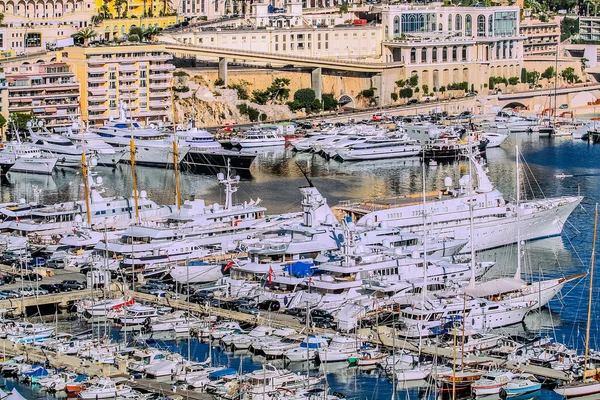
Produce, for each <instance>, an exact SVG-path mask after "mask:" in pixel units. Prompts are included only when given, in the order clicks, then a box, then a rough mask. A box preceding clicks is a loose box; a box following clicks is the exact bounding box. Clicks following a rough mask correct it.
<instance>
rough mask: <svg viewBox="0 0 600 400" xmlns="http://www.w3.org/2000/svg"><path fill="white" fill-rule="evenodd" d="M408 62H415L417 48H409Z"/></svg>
mask: <svg viewBox="0 0 600 400" xmlns="http://www.w3.org/2000/svg"><path fill="white" fill-rule="evenodd" d="M410 63H411V64H416V63H417V49H415V48H414V47H413V48H412V49H410Z"/></svg>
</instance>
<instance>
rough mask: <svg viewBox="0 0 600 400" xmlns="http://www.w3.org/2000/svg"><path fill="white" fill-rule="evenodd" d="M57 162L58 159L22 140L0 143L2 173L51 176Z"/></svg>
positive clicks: (0, 168)
mask: <svg viewBox="0 0 600 400" xmlns="http://www.w3.org/2000/svg"><path fill="white" fill-rule="evenodd" d="M57 161H58V158H56V157H53V156H47V155H45V154H42V152H41V151H40V150H39V149H38V148H36V147H34V146H33V145H31V143H21V142H20V140H17V141H13V142H8V143H0V170H1V171H2V173H5V172H7V171H10V172H30V173H35V174H44V175H50V174H52V171H53V170H54V167H55V166H56V163H57Z"/></svg>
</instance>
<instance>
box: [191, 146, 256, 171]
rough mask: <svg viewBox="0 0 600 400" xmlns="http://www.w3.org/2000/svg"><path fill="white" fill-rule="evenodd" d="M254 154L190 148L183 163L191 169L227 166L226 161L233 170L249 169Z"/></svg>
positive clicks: (254, 156)
mask: <svg viewBox="0 0 600 400" xmlns="http://www.w3.org/2000/svg"><path fill="white" fill-rule="evenodd" d="M255 158H256V154H244V153H239V152H236V151H228V150H201V149H191V150H190V151H189V152H188V153H187V156H186V157H185V159H184V160H183V165H184V166H185V167H187V168H189V169H192V170H211V169H213V168H227V162H228V161H229V162H230V163H231V164H230V165H231V168H233V169H235V170H247V169H250V166H251V165H252V162H254V159H255Z"/></svg>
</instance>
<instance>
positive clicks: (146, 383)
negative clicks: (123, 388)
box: [127, 379, 214, 400]
mask: <svg viewBox="0 0 600 400" xmlns="http://www.w3.org/2000/svg"><path fill="white" fill-rule="evenodd" d="M127 384H128V385H129V386H131V387H132V388H133V389H135V390H139V391H143V392H152V393H159V394H163V395H166V394H168V395H169V398H172V399H176V398H182V399H186V400H187V399H189V400H212V399H214V397H213V396H212V395H210V394H208V393H203V392H196V391H194V390H188V389H182V388H180V387H179V386H176V389H175V391H173V383H169V382H160V381H156V380H152V379H136V380H135V381H133V382H128V383H127ZM176 396H179V397H176Z"/></svg>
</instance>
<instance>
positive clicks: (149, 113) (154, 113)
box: [133, 110, 168, 117]
mask: <svg viewBox="0 0 600 400" xmlns="http://www.w3.org/2000/svg"><path fill="white" fill-rule="evenodd" d="M167 114H168V112H167V110H151V111H140V112H134V113H133V116H134V117H155V116H160V115H167Z"/></svg>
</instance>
